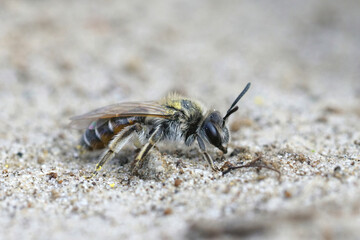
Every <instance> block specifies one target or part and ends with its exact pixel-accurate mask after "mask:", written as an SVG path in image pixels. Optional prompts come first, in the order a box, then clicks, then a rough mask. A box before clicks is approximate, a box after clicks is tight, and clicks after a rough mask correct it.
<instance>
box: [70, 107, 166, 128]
mask: <svg viewBox="0 0 360 240" xmlns="http://www.w3.org/2000/svg"><path fill="white" fill-rule="evenodd" d="M135 116H139V117H161V118H168V117H170V116H171V115H170V114H169V112H168V111H167V109H166V108H164V106H162V105H161V104H160V103H158V102H155V101H147V102H123V103H117V104H112V105H108V106H105V107H102V108H98V109H95V110H93V111H90V112H88V113H85V114H82V115H78V116H74V117H72V118H70V120H71V122H70V126H71V127H74V128H78V129H83V128H87V127H88V126H89V125H90V124H91V122H93V121H95V120H97V119H108V118H114V117H135Z"/></svg>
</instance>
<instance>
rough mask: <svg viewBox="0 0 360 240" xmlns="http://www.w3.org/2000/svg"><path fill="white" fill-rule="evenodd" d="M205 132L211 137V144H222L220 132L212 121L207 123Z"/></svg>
mask: <svg viewBox="0 0 360 240" xmlns="http://www.w3.org/2000/svg"><path fill="white" fill-rule="evenodd" d="M205 133H206V135H207V137H208V138H209V141H210V143H211V144H213V145H214V146H219V145H221V140H220V135H219V132H218V131H217V130H216V128H215V126H214V124H213V123H212V122H207V123H205Z"/></svg>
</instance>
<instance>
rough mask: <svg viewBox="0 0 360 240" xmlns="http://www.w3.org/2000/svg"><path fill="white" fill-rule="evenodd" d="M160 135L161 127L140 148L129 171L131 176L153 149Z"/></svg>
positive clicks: (161, 133)
mask: <svg viewBox="0 0 360 240" xmlns="http://www.w3.org/2000/svg"><path fill="white" fill-rule="evenodd" d="M162 135H163V132H162V128H161V127H159V128H157V129H155V131H154V132H153V133H152V134H151V136H150V138H149V140H148V142H147V143H146V144H145V145H144V146H143V147H142V148H141V150H140V152H139V154H138V155H137V156H136V158H135V161H134V163H133V167H132V171H131V172H132V173H133V174H136V171H137V169H139V167H140V166H141V164H142V162H143V160H144V158H145V157H146V155H147V154H148V153H149V151H150V150H151V149H152V148H153V147H154V145H155V144H156V143H157V142H158V141H159V140H160V139H161V137H162Z"/></svg>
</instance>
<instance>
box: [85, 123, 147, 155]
mask: <svg viewBox="0 0 360 240" xmlns="http://www.w3.org/2000/svg"><path fill="white" fill-rule="evenodd" d="M141 120H142V119H141V118H139V117H122V118H111V119H98V120H96V121H94V122H92V123H91V124H90V126H89V127H88V128H87V129H86V131H85V133H84V134H83V136H82V137H81V141H80V144H81V146H82V147H84V148H85V149H86V150H89V151H91V150H98V149H103V148H105V147H107V145H108V144H109V142H110V141H111V139H112V138H113V137H114V136H115V135H116V134H118V133H119V132H120V131H121V130H123V129H124V128H125V127H127V126H130V125H133V124H135V123H137V122H140V121H141Z"/></svg>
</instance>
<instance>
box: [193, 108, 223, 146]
mask: <svg viewBox="0 0 360 240" xmlns="http://www.w3.org/2000/svg"><path fill="white" fill-rule="evenodd" d="M200 134H201V135H202V136H203V137H204V138H205V139H206V140H207V141H208V142H209V143H210V144H212V145H214V146H215V147H217V148H218V149H220V150H221V151H222V152H224V153H227V143H228V142H229V130H228V128H227V127H226V125H225V120H224V119H223V118H222V117H221V115H220V112H218V111H214V112H211V113H210V114H209V115H208V116H207V117H206V118H205V120H204V122H203V124H202V126H201V130H200Z"/></svg>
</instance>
